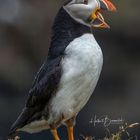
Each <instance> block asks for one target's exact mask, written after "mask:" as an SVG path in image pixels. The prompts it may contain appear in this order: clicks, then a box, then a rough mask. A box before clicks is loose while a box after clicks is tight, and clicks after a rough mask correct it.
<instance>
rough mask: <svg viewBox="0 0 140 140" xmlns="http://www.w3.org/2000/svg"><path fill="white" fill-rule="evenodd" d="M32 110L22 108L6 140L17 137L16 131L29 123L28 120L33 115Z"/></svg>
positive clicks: (12, 139)
mask: <svg viewBox="0 0 140 140" xmlns="http://www.w3.org/2000/svg"><path fill="white" fill-rule="evenodd" d="M33 113H34V109H32V108H26V107H25V108H24V109H23V111H22V112H21V114H20V115H19V117H18V119H17V120H16V121H15V123H14V124H13V125H12V126H11V128H10V131H9V134H8V140H15V137H16V136H17V131H18V129H20V128H22V127H24V126H25V125H26V124H27V122H28V121H29V118H30V117H31V116H32V115H33Z"/></svg>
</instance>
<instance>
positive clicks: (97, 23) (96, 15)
mask: <svg viewBox="0 0 140 140" xmlns="http://www.w3.org/2000/svg"><path fill="white" fill-rule="evenodd" d="M99 5H100V7H99V9H97V10H96V11H93V12H92V14H91V16H90V19H91V20H92V21H93V22H92V26H93V27H99V28H110V26H109V25H108V24H107V23H106V22H105V20H104V18H103V16H102V14H101V11H104V10H107V11H111V12H115V11H116V7H115V6H114V4H113V3H112V2H110V1H109V0H99Z"/></svg>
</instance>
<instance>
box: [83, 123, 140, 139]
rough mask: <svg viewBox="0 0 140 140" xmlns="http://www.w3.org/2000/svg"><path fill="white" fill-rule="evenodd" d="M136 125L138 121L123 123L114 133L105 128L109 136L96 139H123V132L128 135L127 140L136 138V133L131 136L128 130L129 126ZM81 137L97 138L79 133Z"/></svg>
mask: <svg viewBox="0 0 140 140" xmlns="http://www.w3.org/2000/svg"><path fill="white" fill-rule="evenodd" d="M138 125H139V123H133V124H130V125H128V124H127V123H125V125H123V126H120V127H119V130H118V132H116V133H115V134H111V133H110V131H109V129H107V131H108V133H109V136H108V137H107V136H106V137H104V138H102V139H98V140H123V139H122V135H123V134H126V135H127V137H128V138H127V140H138V139H137V136H136V135H134V136H131V135H130V134H129V132H128V129H129V128H134V127H136V126H138ZM81 137H82V139H83V140H97V139H95V138H94V137H91V136H88V137H85V136H83V135H81Z"/></svg>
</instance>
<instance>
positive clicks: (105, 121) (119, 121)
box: [90, 115, 124, 127]
mask: <svg viewBox="0 0 140 140" xmlns="http://www.w3.org/2000/svg"><path fill="white" fill-rule="evenodd" d="M90 123H92V124H94V126H96V124H99V123H101V124H103V125H104V127H108V126H110V125H112V124H124V120H123V119H122V118H118V119H116V120H113V119H110V118H109V117H108V116H107V115H103V116H101V117H99V118H98V117H97V115H95V116H94V118H91V120H90Z"/></svg>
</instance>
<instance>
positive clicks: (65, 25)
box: [48, 7, 91, 57]
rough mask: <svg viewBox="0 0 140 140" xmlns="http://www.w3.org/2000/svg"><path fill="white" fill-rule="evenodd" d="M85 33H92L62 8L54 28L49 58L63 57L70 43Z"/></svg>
mask: <svg viewBox="0 0 140 140" xmlns="http://www.w3.org/2000/svg"><path fill="white" fill-rule="evenodd" d="M85 33H91V30H90V28H89V27H87V26H85V25H82V24H80V23H78V22H76V21H75V20H74V19H73V18H72V17H71V16H70V15H69V14H68V13H67V12H66V11H65V10H64V8H63V7H62V8H61V9H60V10H59V12H58V14H57V16H56V18H55V21H54V24H53V27H52V39H51V45H50V49H49V54H48V55H49V57H58V56H59V55H63V54H64V50H65V48H66V47H67V46H68V45H69V43H70V42H71V41H73V40H74V39H75V38H77V37H80V36H82V35H83V34H85Z"/></svg>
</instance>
